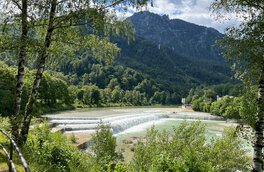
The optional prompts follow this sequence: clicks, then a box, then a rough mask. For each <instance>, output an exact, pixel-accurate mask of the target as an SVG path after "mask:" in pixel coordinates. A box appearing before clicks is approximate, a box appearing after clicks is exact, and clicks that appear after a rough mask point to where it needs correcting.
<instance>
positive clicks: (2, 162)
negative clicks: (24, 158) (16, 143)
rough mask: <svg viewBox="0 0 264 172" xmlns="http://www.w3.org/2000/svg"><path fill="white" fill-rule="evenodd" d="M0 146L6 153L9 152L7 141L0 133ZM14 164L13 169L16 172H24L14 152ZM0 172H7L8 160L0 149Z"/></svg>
mask: <svg viewBox="0 0 264 172" xmlns="http://www.w3.org/2000/svg"><path fill="white" fill-rule="evenodd" d="M0 144H2V145H4V147H5V148H6V150H7V151H9V149H8V148H9V140H8V139H7V138H6V137H5V136H4V135H3V134H2V133H0ZM14 162H15V167H16V169H17V171H18V172H24V171H25V170H24V168H23V166H22V165H21V164H20V161H19V159H18V156H17V154H16V152H15V151H14ZM0 171H8V159H7V157H6V154H5V152H4V151H3V150H2V148H0Z"/></svg>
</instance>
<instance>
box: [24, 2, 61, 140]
mask: <svg viewBox="0 0 264 172" xmlns="http://www.w3.org/2000/svg"><path fill="white" fill-rule="evenodd" d="M56 6H57V0H52V2H51V8H50V16H49V23H48V28H47V32H46V37H45V42H44V46H43V49H42V52H41V54H40V59H39V62H38V68H37V72H36V76H35V80H34V83H33V87H32V90H31V95H30V97H29V99H28V102H27V105H26V109H25V114H24V119H23V124H22V128H21V132H20V142H19V144H20V145H23V144H24V143H25V142H26V140H27V135H28V131H29V127H30V122H31V118H32V111H33V105H34V103H35V101H36V98H37V93H38V89H39V85H40V82H41V79H42V75H43V72H44V69H45V62H46V58H47V56H48V48H49V46H50V44H51V41H52V40H51V38H52V34H53V30H54V18H55V12H56Z"/></svg>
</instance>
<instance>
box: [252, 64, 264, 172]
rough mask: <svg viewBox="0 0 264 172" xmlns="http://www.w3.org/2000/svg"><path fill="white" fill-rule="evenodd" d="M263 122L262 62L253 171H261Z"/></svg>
mask: <svg viewBox="0 0 264 172" xmlns="http://www.w3.org/2000/svg"><path fill="white" fill-rule="evenodd" d="M263 123H264V63H263V65H262V71H261V77H260V80H259V90H258V120H257V122H256V125H255V139H256V141H255V143H254V159H253V172H262V171H263V129H264V127H263Z"/></svg>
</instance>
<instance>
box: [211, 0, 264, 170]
mask: <svg viewBox="0 0 264 172" xmlns="http://www.w3.org/2000/svg"><path fill="white" fill-rule="evenodd" d="M212 11H213V12H214V13H215V14H217V17H229V16H232V15H233V14H235V15H236V16H237V17H240V18H241V19H242V20H241V24H240V25H239V27H231V28H229V29H227V31H226V34H225V35H226V36H225V38H224V39H223V40H222V41H221V45H222V47H223V48H224V50H225V56H226V57H227V59H228V60H229V62H230V63H231V64H232V67H233V69H234V70H235V71H236V76H237V77H238V78H239V79H241V80H242V81H243V82H244V83H245V84H246V85H247V86H249V88H250V86H252V85H256V86H257V87H258V96H256V97H255V99H256V101H257V112H256V114H254V112H252V114H247V115H250V116H251V117H250V118H249V119H251V121H252V119H253V121H254V122H253V123H251V124H252V127H253V129H254V130H255V141H254V159H253V171H254V172H262V171H263V129H264V39H263V38H264V37H263V35H264V1H260V0H217V1H215V2H214V3H213V4H212ZM225 12H226V13H225ZM225 14H227V15H225Z"/></svg>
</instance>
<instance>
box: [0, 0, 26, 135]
mask: <svg viewBox="0 0 264 172" xmlns="http://www.w3.org/2000/svg"><path fill="white" fill-rule="evenodd" d="M28 3H29V1H28V0H22V1H16V0H8V1H6V2H5V3H4V4H3V7H2V8H3V12H2V20H3V21H4V24H3V26H2V33H1V38H3V37H2V34H6V33H7V32H9V31H7V30H6V29H7V28H8V29H11V30H12V31H13V32H15V28H12V27H7V25H9V26H10V25H13V26H14V25H16V23H17V22H19V23H18V25H19V27H20V29H19V32H18V34H20V38H19V41H17V43H16V44H12V43H11V42H13V41H12V38H11V37H8V36H5V37H4V38H5V39H3V40H2V42H1V43H0V47H1V49H2V50H6V49H10V47H13V48H17V49H18V51H19V52H18V59H17V61H18V63H17V64H18V70H17V76H16V89H15V99H14V108H13V115H12V117H11V123H12V125H11V126H12V134H13V136H14V138H15V139H17V138H18V135H19V122H18V119H19V115H20V109H21V97H22V90H23V86H24V72H25V61H26V57H27V43H28V31H29V26H28ZM17 16H19V17H17ZM9 33H10V32H9ZM13 36H14V35H13ZM14 45H16V46H17V47H15V46H14ZM8 46H10V47H8Z"/></svg>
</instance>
